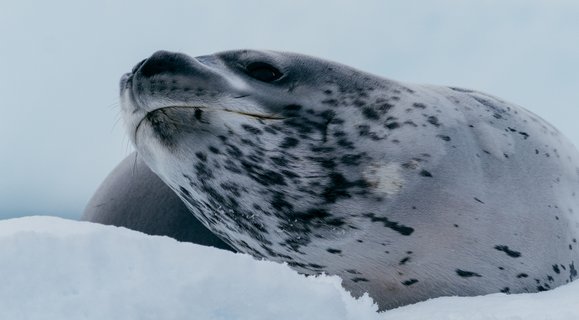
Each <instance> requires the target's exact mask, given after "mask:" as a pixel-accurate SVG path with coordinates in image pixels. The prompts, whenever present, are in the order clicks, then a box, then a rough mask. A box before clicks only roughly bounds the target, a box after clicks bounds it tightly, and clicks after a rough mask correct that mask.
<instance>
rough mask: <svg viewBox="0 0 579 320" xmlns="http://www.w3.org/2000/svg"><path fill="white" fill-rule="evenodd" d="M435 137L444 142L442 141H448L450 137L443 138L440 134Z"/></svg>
mask: <svg viewBox="0 0 579 320" xmlns="http://www.w3.org/2000/svg"><path fill="white" fill-rule="evenodd" d="M437 137H439V138H440V139H442V140H444V141H450V137H449V136H445V135H442V134H439V135H437Z"/></svg>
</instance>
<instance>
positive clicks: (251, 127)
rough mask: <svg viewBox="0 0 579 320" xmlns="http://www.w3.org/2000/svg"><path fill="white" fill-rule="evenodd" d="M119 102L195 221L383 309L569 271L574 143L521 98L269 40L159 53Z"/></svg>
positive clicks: (539, 284) (523, 286)
mask: <svg viewBox="0 0 579 320" xmlns="http://www.w3.org/2000/svg"><path fill="white" fill-rule="evenodd" d="M256 63H258V66H259V65H263V63H267V64H270V65H272V66H274V67H275V68H277V69H278V70H279V71H280V73H281V74H283V76H282V77H280V78H279V79H274V80H273V81H263V79H262V80H259V79H257V78H259V77H258V76H256V75H255V73H253V71H250V70H254V69H255V68H256V67H255V66H256ZM252 68H253V69H252ZM266 73H267V72H266ZM262 74H263V73H262ZM121 99H122V109H123V115H124V120H125V124H126V127H127V129H128V132H129V135H130V137H131V139H132V141H133V143H134V144H135V146H136V148H137V150H138V152H139V153H140V154H141V155H142V156H143V159H144V161H145V162H146V163H147V164H148V165H149V167H150V168H151V169H152V170H153V171H154V172H155V173H156V174H157V175H159V177H160V178H161V179H162V180H163V181H164V182H165V183H166V184H167V185H168V186H169V187H170V188H171V189H173V190H174V191H175V192H176V193H177V194H178V195H179V197H180V198H181V199H182V200H183V201H184V202H185V203H186V205H187V207H188V208H189V210H190V211H191V212H192V213H193V214H194V215H195V216H196V217H197V218H198V219H199V220H200V221H201V222H202V223H203V224H204V225H205V226H206V227H207V228H209V229H210V230H211V231H212V232H214V233H215V234H217V235H218V236H219V237H220V238H221V239H223V240H224V241H225V242H227V243H228V244H230V245H231V246H232V247H234V248H235V249H236V250H239V251H241V252H246V253H249V254H252V255H254V256H256V257H264V258H267V259H270V260H274V261H280V262H287V263H288V264H289V265H290V266H292V267H293V268H295V269H296V270H298V271H299V272H303V273H306V274H318V273H321V272H325V273H328V274H336V275H339V276H340V277H342V278H343V279H344V282H343V285H344V287H346V288H347V289H348V290H350V291H351V292H352V293H354V294H355V295H361V294H362V293H364V292H369V294H370V296H371V297H373V298H374V299H375V300H376V301H377V302H378V303H379V305H380V308H381V309H387V308H393V307H397V306H401V305H405V304H409V303H413V302H417V301H422V300H425V299H428V298H433V297H438V296H447V295H463V296H465V295H480V294H486V293H492V292H500V291H502V292H507V293H519V292H535V291H542V290H547V289H550V288H554V287H557V286H559V285H562V284H565V283H567V282H569V281H571V280H573V279H574V278H576V277H577V271H576V266H577V265H578V263H579V250H578V244H577V238H579V236H578V234H579V216H578V215H577V212H578V211H579V206H578V200H577V196H576V193H577V191H578V190H577V188H578V187H579V175H578V172H579V169H578V164H579V156H578V153H577V151H576V149H575V148H574V147H573V145H572V144H571V143H569V142H568V141H567V140H566V139H565V138H564V137H563V136H562V135H561V134H560V133H559V132H558V131H557V130H556V129H555V128H553V127H552V126H551V125H549V124H548V123H546V122H545V121H544V120H542V119H541V118H539V117H538V116H536V115H534V114H532V113H530V112H529V111H527V110H525V109H523V108H521V107H519V106H516V105H513V104H510V103H507V102H505V101H503V100H501V99H498V98H495V97H493V96H490V95H487V94H484V93H480V92H476V91H471V90H465V89H459V88H449V87H439V86H428V85H414V84H406V83H401V82H398V81H394V80H390V79H384V78H381V77H377V76H374V75H371V74H368V73H365V72H361V71H358V70H355V69H352V68H350V67H347V66H344V65H340V64H337V63H333V62H328V61H324V60H321V59H316V58H312V57H308V56H303V55H298V54H290V53H279V52H271V51H228V52H223V53H219V54H215V55H210V56H203V57H197V58H191V57H188V56H186V55H182V54H177V53H169V52H163V51H160V52H157V53H155V54H154V55H153V56H152V57H150V58H149V59H147V60H146V61H144V62H142V63H141V64H139V65H137V66H136V67H135V69H134V70H133V72H132V73H129V74H126V75H125V76H123V78H122V80H121Z"/></svg>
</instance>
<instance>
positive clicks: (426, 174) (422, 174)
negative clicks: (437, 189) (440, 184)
mask: <svg viewBox="0 0 579 320" xmlns="http://www.w3.org/2000/svg"><path fill="white" fill-rule="evenodd" d="M420 175H421V176H423V177H429V178H432V174H431V173H430V172H428V171H426V170H421V171H420Z"/></svg>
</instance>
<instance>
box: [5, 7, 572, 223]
mask: <svg viewBox="0 0 579 320" xmlns="http://www.w3.org/2000/svg"><path fill="white" fill-rule="evenodd" d="M474 2H475V1H459V0H456V1H449V0H448V1H442V0H440V1H438V0H435V1H433V0H428V1H409V0H404V1H383V0H376V1H362V0H357V1H345V0H342V1H321V0H316V1H311V0H291V1H265V0H264V1H257V0H252V1H248V0H243V1H234V0H232V1H224V0H223V1H216V0H212V1H203V2H201V1H193V0H188V1H175V0H171V1H167V0H164V1H143V0H139V1H137V0H131V1H114V0H106V1H103V0H100V1H79V0H71V1H61V0H51V1H8V0H0V49H1V50H0V72H1V76H0V99H1V101H0V111H1V118H0V119H2V122H1V124H0V218H6V217H11V216H23V215H32V214H51V215H61V216H66V217H78V216H79V215H80V214H81V213H82V210H83V208H84V205H85V204H86V202H87V201H88V199H89V198H90V196H91V195H92V193H93V192H94V191H95V189H96V188H97V186H98V185H99V183H100V182H101V181H102V180H103V179H104V177H105V176H106V175H107V174H108V172H109V171H110V170H111V169H112V168H113V167H114V166H115V165H116V164H117V163H118V162H119V161H120V160H121V159H122V158H123V157H124V156H126V155H127V154H129V153H130V152H131V151H132V147H131V146H130V144H129V142H128V139H127V138H126V136H125V133H124V129H123V126H122V123H121V122H120V120H119V119H120V114H119V99H118V92H117V83H118V79H119V78H120V76H121V74H123V73H125V72H127V71H129V70H130V69H131V67H132V66H133V65H134V64H135V63H137V62H138V61H140V60H142V59H143V58H145V57H147V56H149V55H150V54H152V53H153V52H154V51H156V50H159V49H166V50H173V51H182V52H185V53H188V54H190V55H193V56H196V55H203V54H208V53H212V52H215V51H221V50H227V49H237V48H254V49H274V50H286V51H295V52H301V53H307V54H311V55H316V56H320V57H324V58H327V59H330V60H335V61H339V62H342V63H345V64H349V65H352V66H355V67H357V68H360V69H363V70H366V71H370V72H373V73H375V74H378V75H382V76H385V77H388V78H392V79H397V80H403V81H408V82H416V83H431V84H443V85H453V86H461V87H468V88H474V89H478V90H482V91H485V92H489V93H492V94H494V95H497V96H499V97H502V98H504V99H506V100H509V101H511V102H514V103H516V104H519V105H522V106H524V107H526V108H528V109H530V110H531V111H533V112H535V113H537V114H539V115H540V116H541V117H543V118H545V119H546V120H548V121H550V122H551V123H553V124H554V125H555V126H557V127H558V128H559V129H561V131H563V132H564V133H565V134H566V135H567V136H568V137H569V138H570V139H571V140H572V141H573V142H574V143H575V144H576V145H577V144H579V126H578V125H577V124H576V123H577V121H578V120H579V1H571V0H570V1H557V0H549V1H547V0H545V1H529V0H525V1H504V0H501V1H476V4H472V3H474Z"/></svg>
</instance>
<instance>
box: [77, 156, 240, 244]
mask: <svg viewBox="0 0 579 320" xmlns="http://www.w3.org/2000/svg"><path fill="white" fill-rule="evenodd" d="M81 220H84V221H90V222H96V223H101V224H106V225H114V226H117V227H125V228H129V229H132V230H137V231H140V232H143V233H146V234H150V235H162V236H169V237H172V238H174V239H177V240H179V241H187V242H194V243H197V244H201V245H206V246H212V247H217V248H221V249H226V250H232V249H231V247H229V246H228V245H227V244H226V243H224V242H223V241H221V240H220V239H219V238H217V237H216V236H215V235H214V234H213V233H212V232H211V231H209V230H208V229H207V228H205V227H204V226H203V225H202V224H201V223H200V222H199V220H197V219H196V218H195V217H194V216H193V215H192V214H191V212H189V210H188V209H187V207H186V206H185V204H184V203H183V202H182V201H181V200H180V199H179V198H178V197H177V195H176V194H175V193H174V192H173V191H172V190H171V189H170V188H169V187H167V185H165V183H163V181H161V179H159V178H158V177H157V176H156V175H155V174H154V173H153V172H151V170H150V169H149V168H148V167H147V165H146V164H145V163H144V162H143V160H142V159H141V157H139V156H138V155H137V154H136V153H132V154H130V155H129V156H127V157H126V158H125V159H124V160H123V161H122V162H121V163H120V164H119V165H117V167H116V168H115V169H114V170H113V171H112V172H111V173H110V174H109V176H108V177H107V178H106V179H105V180H104V181H103V182H102V184H101V185H100V186H99V188H98V189H97V191H96V192H95V194H94V195H93V196H92V198H91V199H90V201H89V202H88V204H87V205H86V208H85V209H84V213H83V216H82V218H81Z"/></svg>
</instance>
